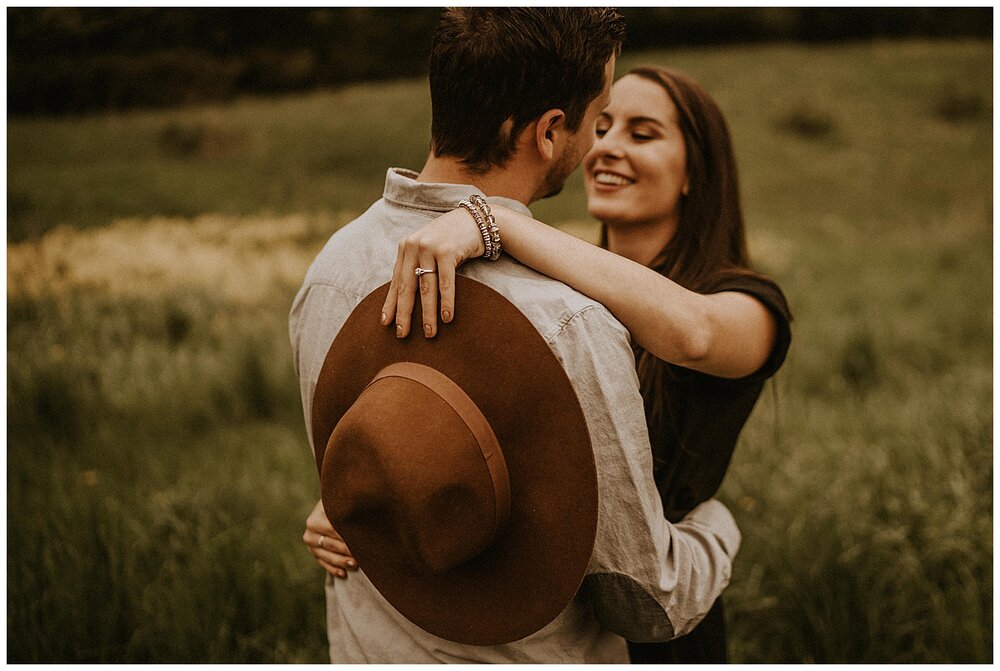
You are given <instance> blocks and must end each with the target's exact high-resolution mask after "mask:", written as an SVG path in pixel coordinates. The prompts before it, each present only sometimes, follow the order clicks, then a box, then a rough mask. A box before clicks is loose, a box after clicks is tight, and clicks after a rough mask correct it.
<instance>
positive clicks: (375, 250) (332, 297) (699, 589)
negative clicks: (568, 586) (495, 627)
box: [290, 8, 740, 663]
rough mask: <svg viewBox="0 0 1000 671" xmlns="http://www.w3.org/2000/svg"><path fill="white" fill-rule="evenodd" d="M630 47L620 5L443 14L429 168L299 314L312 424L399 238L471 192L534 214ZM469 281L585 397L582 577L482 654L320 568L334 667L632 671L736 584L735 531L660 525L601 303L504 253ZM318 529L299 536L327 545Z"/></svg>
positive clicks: (723, 518) (629, 379) (296, 335)
mask: <svg viewBox="0 0 1000 671" xmlns="http://www.w3.org/2000/svg"><path fill="white" fill-rule="evenodd" d="M623 37H624V25H623V22H622V20H621V17H620V15H619V14H618V13H617V12H615V11H613V10H606V9H595V8H516V9H506V8H504V9H487V8H476V9H451V10H447V11H445V13H444V14H443V17H442V20H441V22H440V24H439V26H438V29H437V31H436V34H435V37H434V44H433V50H432V57H431V69H430V85H431V98H432V106H433V121H432V147H431V154H430V156H429V158H428V160H427V162H426V164H425V165H424V167H423V169H422V170H421V172H420V173H419V174H417V173H412V172H409V171H403V170H396V169H393V170H390V171H389V173H388V175H387V179H386V187H385V192H384V195H383V198H382V199H381V200H380V201H378V202H376V203H375V204H374V205H373V206H372V207H371V208H370V209H369V210H368V211H367V212H366V213H365V214H363V215H362V216H361V217H359V218H358V219H357V220H355V221H354V222H352V223H351V224H349V225H348V226H346V227H344V228H343V229H341V230H340V231H338V232H337V233H336V234H335V235H334V236H333V237H332V238H331V239H330V241H329V242H328V244H327V245H326V247H325V248H324V250H323V251H322V252H321V253H320V255H319V256H318V257H317V259H316V261H315V262H314V264H313V266H312V267H311V268H310V270H309V273H308V275H307V277H306V280H305V283H304V285H303V287H302V289H301V290H300V292H299V294H298V296H297V297H296V299H295V302H294V304H293V307H292V312H291V316H290V333H291V339H292V347H293V350H294V355H295V362H296V367H297V370H298V373H299V377H300V383H301V392H302V400H303V406H304V408H305V409H306V425H307V427H309V426H310V425H311V422H310V417H309V413H310V408H311V406H312V401H313V394H314V391H315V385H316V380H317V377H318V375H319V371H320V369H321V367H322V364H323V361H324V357H325V356H326V353H327V350H328V349H329V347H330V344H331V342H332V340H333V338H334V336H335V335H336V333H337V332H338V330H339V329H340V328H341V326H342V325H343V324H344V322H345V320H346V319H347V317H348V315H349V314H350V313H351V312H352V310H353V309H354V308H355V306H357V305H358V303H359V302H360V301H361V300H362V299H363V298H364V297H365V296H366V295H368V294H369V293H370V292H372V291H373V290H374V289H375V288H376V287H378V286H379V285H381V284H384V283H385V282H386V281H387V280H388V279H389V277H390V269H391V267H392V262H393V259H394V258H395V256H396V248H397V244H398V243H399V241H400V240H402V239H404V238H405V237H407V236H408V235H409V234H410V233H412V232H414V231H415V230H417V229H418V228H420V227H421V226H422V225H424V224H425V223H426V222H427V221H428V220H429V219H430V218H433V217H434V216H437V215H438V214H440V213H443V212H447V211H450V210H452V209H454V208H455V207H456V206H457V205H458V203H459V201H460V200H462V199H464V198H468V197H469V196H470V195H471V194H482V195H485V196H486V197H487V199H488V200H489V201H490V202H493V203H498V204H502V205H505V206H507V207H510V208H512V209H515V210H518V211H520V212H523V213H526V214H527V213H529V211H528V209H527V205H528V204H529V203H531V202H532V201H534V200H537V199H539V198H543V197H546V196H549V195H552V194H554V193H557V192H558V191H559V190H560V188H561V187H562V184H563V182H564V180H565V179H566V177H567V176H568V175H569V174H570V173H571V172H572V170H573V169H575V168H576V166H577V165H578V164H579V162H580V160H581V159H582V158H583V156H584V154H586V152H587V151H588V150H589V149H590V147H591V145H592V143H593V138H594V123H595V120H596V118H597V115H598V114H599V112H600V111H601V110H602V109H603V108H604V107H605V105H606V104H607V102H608V95H609V91H610V85H611V80H612V77H613V72H614V63H615V58H616V56H617V54H618V52H619V49H620V45H621V41H622V39H623ZM462 273H463V274H465V275H467V276H469V277H472V278H474V279H476V280H479V281H480V282H482V283H484V284H486V285H488V286H489V287H491V288H493V289H494V290H496V291H498V292H499V293H501V294H502V295H503V296H505V297H506V298H507V299H508V300H510V301H511V302H513V303H514V304H515V305H516V306H517V307H518V308H519V309H520V310H521V312H523V313H524V314H525V315H526V316H527V318H528V319H529V320H530V321H531V322H532V324H533V325H534V327H535V328H536V329H537V330H538V332H539V333H540V334H541V335H542V337H543V338H544V339H545V341H546V342H547V344H548V345H549V347H550V348H551V349H552V351H553V352H554V353H555V355H556V356H557V357H558V359H559V361H560V362H561V364H562V366H563V368H564V369H565V371H566V373H567V374H568V376H569V378H570V380H571V382H572V384H573V387H574V389H575V390H576V394H577V397H578V398H579V400H580V403H581V406H582V408H583V412H584V415H585V417H586V422H587V427H588V429H589V431H590V438H591V443H592V445H593V449H594V452H595V461H596V462H597V464H598V481H599V482H598V489H599V509H598V510H599V516H598V524H597V535H596V541H595V544H594V551H593V554H592V556H591V559H590V564H589V567H588V571H587V573H588V576H587V578H586V579H585V581H584V586H583V588H582V589H581V590H580V591H579V593H578V594H577V595H576V597H575V598H574V599H573V600H572V601H571V602H570V603H569V605H568V606H567V607H566V608H565V610H564V611H563V612H562V613H561V614H560V615H559V616H558V617H556V619H555V620H553V621H552V622H550V623H549V624H548V625H546V626H545V627H543V628H542V629H541V630H540V631H537V632H536V633H534V634H531V635H529V636H527V637H525V638H523V639H521V640H518V641H515V642H513V643H509V644H505V645H497V646H485V647H480V646H471V645H461V644H458V643H453V642H450V641H446V640H444V639H441V638H437V637H435V636H433V635H431V634H429V633H427V632H426V631H423V630H422V629H420V628H419V627H417V626H416V625H414V624H413V623H411V622H409V621H408V620H407V619H406V618H404V617H403V616H402V615H400V614H399V613H398V612H397V611H396V610H395V609H393V608H392V606H391V605H390V604H389V603H388V602H386V601H385V600H384V599H383V598H382V597H381V596H380V594H379V593H378V591H377V590H375V588H374V587H373V586H372V584H371V582H370V581H368V580H367V579H366V577H365V575H364V573H363V572H358V573H357V574H353V575H352V576H351V577H350V579H348V580H336V581H335V580H334V579H333V578H332V577H331V576H329V575H328V576H327V589H326V593H327V627H328V636H329V644H330V657H331V660H332V661H334V662H409V663H423V662H440V661H455V662H509V663H520V662H559V663H581V662H627V661H628V655H627V650H626V646H625V641H624V638H623V637H625V638H628V639H630V640H639V641H655V640H668V639H670V638H673V637H675V636H678V635H681V634H683V633H686V632H687V631H690V630H691V629H692V628H693V627H694V625H695V624H697V622H698V620H699V619H700V618H701V617H702V616H703V615H704V614H705V613H706V612H707V611H708V609H709V607H710V606H711V605H712V603H713V602H714V600H715V598H716V597H717V596H718V595H719V593H720V592H721V591H722V589H723V588H724V587H725V586H726V584H727V583H728V580H729V575H730V569H731V561H732V558H733V556H734V555H735V553H736V551H737V549H738V546H739V540H740V538H739V532H738V530H737V529H736V526H735V524H734V522H733V520H732V517H731V515H730V514H729V512H728V511H727V510H726V509H725V508H724V507H723V506H722V505H721V504H720V503H718V502H717V501H709V502H707V503H705V504H703V505H702V506H699V507H698V508H697V509H695V510H694V511H693V512H692V513H691V514H690V515H689V516H688V517H687V518H685V519H684V520H683V521H682V522H680V523H678V524H677V525H671V524H669V523H668V522H666V521H665V518H664V514H663V509H662V506H661V504H660V500H659V495H658V493H657V490H656V487H655V485H654V483H653V480H652V465H651V461H650V448H649V442H648V438H647V435H646V425H645V419H644V416H643V406H642V399H641V397H640V395H639V388H638V381H637V379H636V375H635V367H634V360H633V356H632V351H631V348H630V346H629V337H628V333H627V332H626V330H625V329H624V327H622V326H621V324H619V323H618V322H617V321H616V320H615V319H614V318H613V317H612V316H611V314H610V313H609V312H608V311H607V310H606V309H605V308H604V307H603V306H601V305H600V304H598V303H595V302H594V301H593V300H591V299H589V298H587V297H586V296H583V295H581V294H579V293H577V292H576V291H574V290H572V289H570V288H569V287H567V286H566V285H563V284H561V283H559V282H557V281H555V280H552V279H550V278H547V277H544V276H542V275H540V274H538V273H535V272H534V271H531V270H529V269H527V268H525V267H523V266H521V265H519V264H517V263H516V262H515V261H513V260H511V259H509V258H507V257H501V258H500V260H498V261H496V262H492V263H490V262H477V263H470V264H467V265H466V266H465V267H463V270H462ZM387 328H388V327H387ZM443 328H447V326H445V327H443ZM496 337H497V338H503V337H504V334H503V333H497V334H496ZM512 363H516V362H512ZM530 374H531V371H525V375H530ZM310 444H312V436H311V435H310ZM309 533H310V532H308V531H307V538H306V540H307V542H309V543H315V544H317V545H319V544H321V543H322V542H323V540H324V539H323V538H322V537H321V536H318V535H317V536H315V537H313V538H309V537H308V536H309ZM512 616H514V615H513V614H512Z"/></svg>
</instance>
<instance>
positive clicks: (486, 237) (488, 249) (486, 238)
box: [458, 200, 493, 259]
mask: <svg viewBox="0 0 1000 671" xmlns="http://www.w3.org/2000/svg"><path fill="white" fill-rule="evenodd" d="M458 206H459V207H461V208H464V209H465V210H466V211H468V213H469V214H471V215H472V218H473V219H475V221H476V225H477V226H479V233H480V235H482V236H483V258H486V259H488V258H490V257H491V256H492V254H493V238H492V236H491V235H490V233H489V229H488V228H487V227H486V220H485V219H483V215H482V213H481V212H480V210H479V208H478V207H476V206H475V205H473V204H472V203H470V202H469V201H467V200H463V201H461V202H459V204H458Z"/></svg>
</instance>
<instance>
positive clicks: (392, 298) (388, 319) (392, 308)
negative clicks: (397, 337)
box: [381, 243, 405, 326]
mask: <svg viewBox="0 0 1000 671" xmlns="http://www.w3.org/2000/svg"><path fill="white" fill-rule="evenodd" d="M403 249H404V248H403V244H402V243H400V245H399V247H398V251H397V252H396V263H395V265H394V266H393V267H392V280H390V282H389V293H388V294H387V295H386V297H385V303H383V304H382V316H381V323H382V326H388V325H389V324H391V323H392V321H393V319H394V318H395V317H396V296H397V295H398V294H399V277H400V267H401V266H402V265H403V257H404V256H405V254H404V252H403Z"/></svg>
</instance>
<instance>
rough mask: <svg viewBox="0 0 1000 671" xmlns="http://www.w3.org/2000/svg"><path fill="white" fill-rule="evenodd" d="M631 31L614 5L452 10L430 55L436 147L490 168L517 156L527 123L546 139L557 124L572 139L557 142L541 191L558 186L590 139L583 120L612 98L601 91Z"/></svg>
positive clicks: (480, 169) (477, 170)
mask: <svg viewBox="0 0 1000 671" xmlns="http://www.w3.org/2000/svg"><path fill="white" fill-rule="evenodd" d="M624 37H625V23H624V20H623V19H622V17H621V15H620V14H619V13H618V12H617V11H616V10H613V9H601V8H593V7H520V8H487V7H476V8H453V9H447V10H445V12H444V13H443V15H442V17H441V21H440V23H439V24H438V27H437V31H436V32H435V35H434V43H433V47H432V51H431V63H430V86H431V104H432V110H433V121H432V124H431V142H432V151H433V152H434V155H435V156H438V157H450V158H454V159H458V160H459V161H461V162H462V164H464V166H465V167H466V169H468V170H469V171H470V172H472V173H474V174H485V173H487V172H489V171H491V170H494V169H497V168H502V167H504V166H505V165H506V164H507V163H508V162H509V161H510V159H511V158H512V157H513V156H514V154H515V152H516V150H517V143H518V140H519V138H520V137H521V136H522V134H523V133H524V132H525V130H529V127H530V126H532V125H536V126H537V127H538V129H539V130H538V132H539V133H541V134H542V135H540V136H539V140H540V141H543V140H544V134H545V133H547V132H548V129H549V128H552V129H558V131H559V132H562V133H563V136H562V137H563V139H566V138H568V140H567V141H566V142H563V143H561V144H559V146H558V147H557V151H556V155H555V158H554V160H553V162H552V165H551V166H550V168H549V170H548V174H547V175H545V179H544V181H545V184H544V185H543V186H542V188H541V191H540V192H539V194H538V195H539V196H546V195H552V194H553V193H555V192H558V190H559V189H560V188H561V186H562V182H563V181H564V180H565V178H566V177H567V176H568V175H569V173H571V172H572V171H573V169H574V168H576V166H577V165H578V164H579V162H580V160H581V159H582V158H583V155H584V154H585V153H586V152H587V150H588V149H589V148H590V144H591V143H592V142H593V133H592V132H591V130H592V128H590V127H587V128H584V126H585V125H587V124H588V123H589V126H591V127H592V126H593V121H594V119H595V118H596V114H597V113H598V112H600V109H601V108H602V107H603V104H601V103H602V102H605V103H606V100H603V101H602V100H598V98H599V97H606V96H607V90H608V85H609V83H610V79H611V76H612V73H613V67H614V60H613V59H614V57H615V56H617V54H618V53H619V51H620V49H621V43H622V41H623V39H624ZM609 70H610V71H611V72H609ZM595 103H596V104H595ZM594 108H596V111H595V109H594ZM591 112H593V114H591ZM581 129H582V130H583V131H584V132H582V133H580V132H579V131H581Z"/></svg>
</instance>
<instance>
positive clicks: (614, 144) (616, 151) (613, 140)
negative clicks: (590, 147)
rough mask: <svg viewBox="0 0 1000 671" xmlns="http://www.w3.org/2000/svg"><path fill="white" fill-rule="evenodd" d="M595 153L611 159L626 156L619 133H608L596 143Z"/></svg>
mask: <svg viewBox="0 0 1000 671" xmlns="http://www.w3.org/2000/svg"><path fill="white" fill-rule="evenodd" d="M594 152H595V153H596V154H597V155H598V156H607V157H609V158H621V157H622V156H624V155H625V152H624V149H623V147H622V143H621V138H620V137H619V136H618V134H617V133H612V132H611V131H608V132H606V133H605V134H604V135H603V136H601V137H599V138H597V139H596V140H595V141H594Z"/></svg>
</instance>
